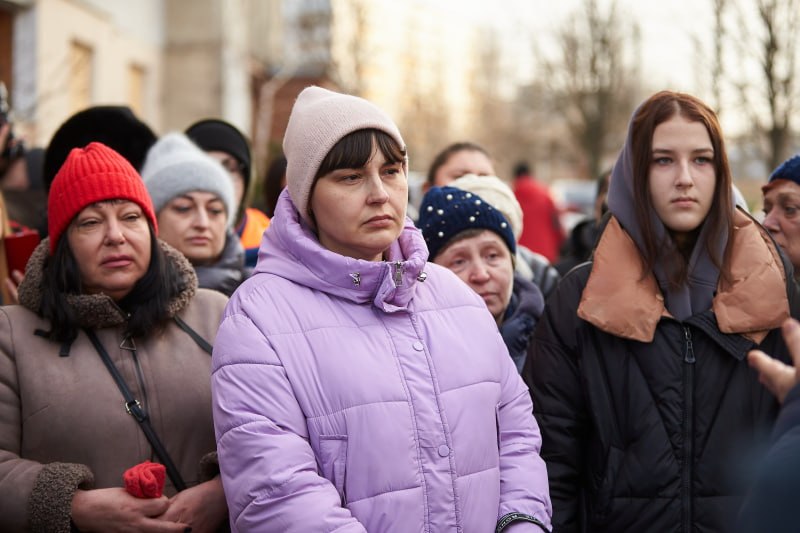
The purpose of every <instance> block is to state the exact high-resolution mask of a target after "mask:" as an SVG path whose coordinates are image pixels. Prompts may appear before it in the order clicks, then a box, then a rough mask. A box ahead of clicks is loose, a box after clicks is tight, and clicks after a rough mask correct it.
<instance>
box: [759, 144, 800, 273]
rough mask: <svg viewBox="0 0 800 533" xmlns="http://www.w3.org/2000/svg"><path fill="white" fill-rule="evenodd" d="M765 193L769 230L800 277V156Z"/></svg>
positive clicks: (780, 170) (779, 170)
mask: <svg viewBox="0 0 800 533" xmlns="http://www.w3.org/2000/svg"><path fill="white" fill-rule="evenodd" d="M761 191H762V192H763V194H764V214H765V217H764V222H763V224H764V227H765V228H767V229H768V230H769V232H770V234H771V235H772V238H773V239H775V242H777V243H778V246H780V247H781V248H782V249H783V251H784V253H785V254H786V255H787V256H788V257H789V260H790V261H791V262H792V265H793V266H794V275H795V277H797V276H798V275H800V154H797V155H795V156H793V157H790V158H789V159H787V160H786V161H784V162H783V163H781V164H780V165H779V166H778V168H776V169H775V170H774V171H773V172H772V174H770V176H769V181H768V182H767V184H766V185H764V186H763V187H762V188H761Z"/></svg>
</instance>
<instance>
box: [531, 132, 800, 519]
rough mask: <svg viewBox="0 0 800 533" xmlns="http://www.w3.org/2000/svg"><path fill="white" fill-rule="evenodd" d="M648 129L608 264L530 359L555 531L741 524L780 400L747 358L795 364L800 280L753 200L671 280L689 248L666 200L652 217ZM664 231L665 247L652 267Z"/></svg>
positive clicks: (617, 211) (628, 179)
mask: <svg viewBox="0 0 800 533" xmlns="http://www.w3.org/2000/svg"><path fill="white" fill-rule="evenodd" d="M632 128H633V127H632V126H631V130H629V135H628V140H627V142H626V144H625V146H624V148H623V150H622V153H621V154H620V157H619V160H618V161H617V164H616V165H615V166H614V170H613V173H612V177H611V183H610V187H609V195H608V205H609V210H610V212H611V214H612V215H613V216H611V217H610V219H609V221H608V223H607V225H606V227H605V228H604V229H603V232H602V234H601V236H600V238H599V241H598V244H597V247H596V249H595V252H594V256H593V260H592V262H591V263H586V264H584V265H582V266H578V267H575V269H573V270H572V271H571V272H570V273H569V274H568V275H567V276H566V277H564V278H563V279H562V280H561V283H560V284H559V286H558V288H557V289H556V292H555V293H554V294H552V295H551V297H550V298H549V299H548V301H547V306H546V309H545V312H544V314H543V315H542V317H541V319H540V321H539V324H538V326H537V329H536V331H535V333H534V339H533V343H532V344H533V351H532V353H531V354H530V355H529V357H528V362H527V364H526V366H525V368H524V370H523V376H524V377H525V379H526V380H527V382H528V384H529V387H530V389H531V394H532V397H533V406H534V414H535V415H536V418H537V420H538V422H539V426H540V428H541V431H542V453H541V455H542V457H543V458H544V459H545V462H546V464H547V471H548V477H549V481H550V491H551V496H552V502H553V524H554V531H556V532H559V531H591V532H604V531H608V532H615V533H617V532H626V531H636V532H639V531H647V532H648V533H650V532H685V533H689V532H712V531H713V532H724V531H730V530H731V529H732V526H733V524H734V522H735V520H736V515H737V512H738V509H739V507H740V505H741V501H742V497H743V494H744V493H745V491H746V489H747V487H746V481H745V480H744V475H743V473H744V471H745V469H746V467H745V463H746V462H748V461H751V460H752V459H753V458H752V450H754V449H756V448H757V445H758V444H760V442H759V441H762V440H766V439H767V438H768V434H769V430H770V428H771V425H772V423H773V422H774V420H775V417H776V415H777V410H778V404H777V401H776V400H775V399H774V397H773V396H772V395H771V394H770V393H769V391H767V390H766V388H764V387H763V386H762V385H761V384H760V383H759V381H758V376H757V374H756V372H755V371H754V370H752V369H751V368H750V367H749V366H748V365H747V361H746V355H747V352H748V351H749V350H750V349H752V348H754V347H755V346H760V347H761V348H762V349H763V350H764V351H766V352H767V353H769V354H771V355H773V356H774V357H777V358H780V359H782V360H784V361H788V360H789V356H788V352H787V349H786V346H785V345H784V343H783V339H782V337H781V333H780V329H779V328H780V325H781V323H782V322H783V321H784V320H785V319H786V318H787V317H788V316H789V315H790V313H791V314H792V315H793V316H798V310H799V309H800V308H798V306H800V298H798V296H799V295H798V289H797V286H796V285H795V283H794V281H793V280H792V267H791V264H790V263H789V262H788V261H786V260H785V259H784V257H783V256H782V255H781V253H780V251H779V250H778V248H777V246H776V245H775V243H774V241H773V240H772V238H771V237H770V236H769V234H768V232H767V231H766V230H765V229H764V228H763V227H762V226H760V225H759V224H758V223H757V222H756V221H755V220H753V219H752V218H751V217H750V216H749V215H747V214H746V213H744V212H743V211H739V210H735V211H733V212H732V213H730V214H729V215H728V216H727V217H725V218H727V221H726V223H725V224H724V227H723V231H722V232H720V233H719V234H717V235H716V237H712V238H709V237H708V236H711V235H712V233H711V229H710V228H711V225H710V224H705V223H704V224H701V226H700V227H699V228H698V233H699V236H698V238H697V240H696V244H695V246H694V248H693V249H692V251H691V253H690V254H689V259H688V264H687V267H688V268H687V276H686V281H685V282H684V283H683V284H681V285H678V286H676V285H673V284H670V283H669V282H668V277H667V276H666V275H665V269H666V268H670V265H671V264H672V263H671V258H672V257H674V254H678V253H680V252H678V251H677V250H676V249H675V244H674V241H673V240H672V237H671V235H670V234H669V232H668V230H667V228H666V226H665V225H664V223H663V222H662V221H661V220H660V218H659V217H658V214H657V213H656V211H655V209H652V210H651V211H649V212H648V215H649V216H650V221H649V223H650V226H651V228H652V231H651V232H650V236H647V234H646V233H645V231H643V229H642V226H641V224H640V222H639V220H638V218H637V216H636V211H635V209H634V206H635V205H636V202H637V199H636V196H635V195H634V171H633V161H634V158H633V155H632V145H633V143H632V140H631V139H632V135H633V133H632ZM711 209H717V210H718V209H722V207H721V206H720V205H714V206H712V208H711ZM650 238H655V239H656V241H657V244H656V246H657V250H658V254H659V256H658V258H657V259H656V260H655V264H654V265H653V268H652V269H648V270H645V266H644V262H643V261H642V255H641V252H640V250H642V249H645V239H650ZM711 250H713V252H714V253H716V254H718V257H720V258H722V260H723V265H722V267H721V268H718V267H717V266H716V264H715V262H714V261H713V260H712V259H711V257H712V251H711Z"/></svg>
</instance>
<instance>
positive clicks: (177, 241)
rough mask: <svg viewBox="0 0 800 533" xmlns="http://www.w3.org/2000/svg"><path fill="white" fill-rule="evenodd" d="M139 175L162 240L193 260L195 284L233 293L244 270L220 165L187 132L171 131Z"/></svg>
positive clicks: (229, 188)
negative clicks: (149, 198) (145, 187)
mask: <svg viewBox="0 0 800 533" xmlns="http://www.w3.org/2000/svg"><path fill="white" fill-rule="evenodd" d="M142 178H143V179H144V183H145V185H146V186H147V191H148V192H149V193H150V197H151V198H152V199H153V206H154V207H155V210H156V216H157V217H158V225H159V226H160V227H161V239H162V240H164V242H166V243H167V244H169V245H170V246H173V247H175V248H176V249H177V250H178V251H179V252H181V253H182V254H183V255H185V256H186V258H187V259H188V260H189V261H190V262H191V263H192V266H194V269H195V271H196V272H197V278H198V280H199V284H200V287H202V288H204V289H214V290H216V291H219V292H221V293H223V294H225V295H227V296H230V295H231V294H233V291H234V290H235V289H236V287H238V286H239V284H240V283H241V282H242V281H243V280H244V279H245V278H246V277H247V271H246V270H245V266H244V251H243V250H242V245H241V243H240V242H239V239H238V238H237V236H236V234H235V233H234V232H233V229H232V228H231V226H232V225H233V217H234V214H235V213H236V202H235V199H234V198H235V196H234V188H233V184H232V183H231V180H230V178H229V177H228V173H227V172H226V171H225V169H224V168H223V167H222V165H221V164H220V163H219V162H217V161H215V160H214V159H212V158H211V157H210V156H208V155H207V154H206V153H204V152H203V151H202V150H200V149H199V148H198V147H197V146H196V145H195V144H194V143H192V141H190V140H189V138H188V137H186V135H184V134H182V133H170V134H168V135H165V136H164V137H162V138H161V139H159V140H158V142H156V144H154V145H153V147H152V148H151V149H150V151H149V152H148V154H147V159H146V160H145V163H144V167H143V168H142Z"/></svg>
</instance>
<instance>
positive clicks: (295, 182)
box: [283, 86, 408, 225]
mask: <svg viewBox="0 0 800 533" xmlns="http://www.w3.org/2000/svg"><path fill="white" fill-rule="evenodd" d="M363 129H376V130H380V131H383V132H385V133H387V134H388V135H389V136H391V137H392V138H393V139H394V140H395V141H396V142H397V143H398V145H399V146H400V147H401V148H403V149H405V146H406V143H405V141H403V137H402V136H401V135H400V130H398V129H397V125H396V124H395V123H394V121H392V119H391V118H389V115H387V114H386V113H384V112H383V111H382V110H381V109H379V108H378V107H377V106H376V105H375V104H373V103H371V102H368V101H367V100H364V99H363V98H358V97H356V96H350V95H346V94H340V93H336V92H333V91H329V90H327V89H323V88H321V87H315V86H312V87H307V88H305V89H303V92H301V93H300V95H299V96H298V97H297V101H296V102H295V103H294V107H293V108H292V113H291V115H290V116H289V124H288V125H287V126H286V134H285V135H284V137H283V153H284V154H285V155H286V160H287V165H286V187H287V188H288V189H289V196H290V197H291V198H292V203H294V205H295V207H296V208H297V211H298V212H299V213H300V216H301V217H303V219H304V220H305V221H306V222H307V223H308V224H309V225H313V223H312V222H311V219H310V218H309V216H308V200H309V196H310V194H311V187H312V185H313V184H314V177H315V176H316V175H317V171H318V170H319V167H320V165H321V164H322V161H323V160H324V159H325V156H327V155H328V152H330V151H331V148H333V147H334V146H335V145H336V143H337V142H339V141H340V140H341V139H342V138H343V137H345V136H346V135H348V134H350V133H353V132H354V131H358V130H363ZM404 170H405V171H406V172H408V159H407V158H406V161H405V163H404Z"/></svg>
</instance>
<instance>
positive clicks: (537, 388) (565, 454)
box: [523, 267, 588, 532]
mask: <svg viewBox="0 0 800 533" xmlns="http://www.w3.org/2000/svg"><path fill="white" fill-rule="evenodd" d="M584 268H588V267H584ZM585 275H586V274H585V273H584V275H581V274H580V271H573V272H572V273H571V274H570V275H568V276H567V277H565V278H564V279H563V280H562V281H561V283H560V284H559V286H558V288H557V289H556V291H555V292H554V293H553V295H552V296H551V297H550V298H549V299H548V301H547V305H546V306H545V311H544V313H543V315H542V317H541V318H540V319H539V323H538V325H537V328H536V331H535V333H534V338H533V341H532V342H533V351H532V352H531V354H530V355H529V357H528V360H527V362H526V364H525V368H524V369H523V377H524V379H525V381H526V382H527V383H528V386H529V387H530V390H531V396H532V398H533V405H534V408H533V409H534V411H533V412H534V415H535V416H536V419H537V420H538V422H539V424H540V427H541V429H542V458H543V459H544V461H545V463H546V464H547V470H548V475H549V480H550V496H551V497H552V500H553V530H554V531H559V532H561V531H576V530H579V528H580V524H579V521H580V510H579V495H580V478H581V472H582V470H583V464H582V458H583V456H584V452H583V444H582V443H584V442H585V439H586V434H587V427H588V417H587V414H586V409H585V406H584V400H583V392H582V389H581V381H580V376H579V370H578V347H577V341H576V337H577V331H576V329H577V322H578V321H579V320H580V319H579V318H578V317H577V315H576V310H577V307H578V301H579V299H580V294H581V291H582V284H581V278H583V279H585Z"/></svg>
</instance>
